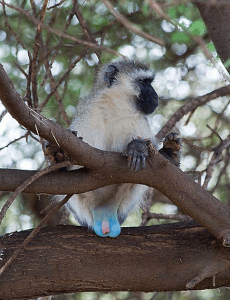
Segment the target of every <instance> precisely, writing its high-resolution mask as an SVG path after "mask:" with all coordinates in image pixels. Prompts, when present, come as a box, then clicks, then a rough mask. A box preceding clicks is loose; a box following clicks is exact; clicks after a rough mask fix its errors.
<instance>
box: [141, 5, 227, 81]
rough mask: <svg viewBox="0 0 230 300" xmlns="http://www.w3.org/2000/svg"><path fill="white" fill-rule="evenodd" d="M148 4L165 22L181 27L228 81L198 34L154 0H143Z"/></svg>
mask: <svg viewBox="0 0 230 300" xmlns="http://www.w3.org/2000/svg"><path fill="white" fill-rule="evenodd" d="M145 2H147V3H148V4H149V6H150V7H151V8H152V10H154V11H155V12H156V13H157V14H158V15H159V16H161V17H162V18H163V19H165V20H166V21H167V22H169V23H171V24H172V25H173V26H175V27H176V28H178V29H179V30H181V29H183V31H184V32H185V33H186V34H187V35H188V36H189V37H190V38H191V39H193V40H194V41H195V42H196V43H197V44H198V45H199V46H200V48H201V50H202V51H203V53H204V55H205V56H206V57H207V58H208V59H209V60H210V61H211V62H212V64H213V65H214V66H215V68H216V69H217V70H218V71H219V73H220V74H221V75H222V76H223V78H224V79H225V80H226V81H227V82H230V78H229V76H227V75H226V73H225V71H224V70H223V68H221V67H220V66H219V65H217V63H216V61H215V59H214V58H213V55H212V54H211V52H210V51H209V50H208V48H207V47H206V43H205V41H204V40H203V39H202V38H201V37H200V36H195V35H193V34H192V33H191V32H189V30H188V29H187V28H186V27H185V26H184V25H183V24H181V23H179V22H178V21H177V20H175V19H174V20H172V19H171V18H170V16H169V15H168V14H166V13H165V12H164V10H163V9H162V7H161V5H160V4H159V3H156V1H154V0H145Z"/></svg>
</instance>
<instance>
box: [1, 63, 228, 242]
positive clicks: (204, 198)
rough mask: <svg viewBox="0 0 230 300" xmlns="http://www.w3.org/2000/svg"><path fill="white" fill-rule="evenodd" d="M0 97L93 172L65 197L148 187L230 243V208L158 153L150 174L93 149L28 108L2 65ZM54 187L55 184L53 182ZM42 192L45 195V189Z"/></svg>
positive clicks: (29, 126) (118, 156)
mask: <svg viewBox="0 0 230 300" xmlns="http://www.w3.org/2000/svg"><path fill="white" fill-rule="evenodd" d="M0 98H1V99H2V102H3V104H4V105H5V106H6V108H7V109H8V111H9V113H10V114H11V115H12V116H13V117H14V118H15V119H16V120H17V121H18V122H19V123H20V124H21V125H23V126H25V127H26V128H27V129H28V130H31V131H33V132H34V133H37V134H39V135H40V136H41V137H43V138H45V139H47V140H49V141H50V142H52V143H54V144H57V145H58V146H59V147H61V148H62V149H63V150H64V151H66V152H67V153H68V154H69V155H70V156H71V157H72V158H73V159H74V160H75V161H76V162H77V164H79V165H83V166H85V167H87V168H89V169H91V172H90V171H87V170H86V171H85V170H83V171H79V172H81V177H80V178H79V177H78V176H76V177H75V176H74V180H75V182H77V181H78V180H79V181H78V182H79V185H78V186H77V187H76V185H75V184H73V186H75V187H76V190H74V191H73V192H72V191H71V192H70V189H71V185H70V182H69V181H68V183H67V185H66V189H65V191H64V193H67V191H68V193H70V194H73V193H82V192H86V191H89V190H92V189H96V188H99V187H102V186H105V185H109V184H113V183H121V182H131V183H141V184H145V185H148V186H150V187H154V188H156V189H158V190H159V191H160V192H162V193H163V194H164V195H165V196H166V197H168V198H169V199H170V200H171V201H172V202H173V203H174V204H175V205H177V206H178V207H179V208H180V209H181V210H182V211H183V212H184V213H185V214H188V215H189V216H190V217H192V218H194V219H195V220H196V221H197V222H198V223H199V224H200V225H202V226H204V227H205V228H206V229H208V230H209V231H210V232H211V233H212V234H213V235H215V236H216V237H217V238H218V239H220V240H222V242H223V244H224V245H225V246H229V245H230V208H229V207H228V206H226V205H224V204H223V203H221V202H220V201H219V200H218V199H216V198H215V197H213V196H212V195H211V194H210V193H209V192H207V191H205V190H204V189H202V188H201V187H200V186H199V185H197V184H196V183H195V182H194V181H193V180H192V179H191V178H189V177H188V176H186V175H185V174H184V173H183V172H182V171H181V170H180V169H178V168H177V167H175V166H174V165H172V164H170V163H169V162H168V161H167V160H166V159H165V158H164V157H163V156H162V155H160V154H158V152H154V151H153V153H152V157H150V158H149V159H148V164H147V166H146V168H145V170H142V171H141V172H132V171H131V170H129V169H128V167H127V161H126V157H125V156H124V155H123V154H121V153H115V152H106V151H101V150H98V149H96V148H93V147H91V146H89V145H87V144H86V143H84V142H83V141H81V140H80V139H78V138H76V136H75V135H74V134H72V133H71V132H70V131H68V130H66V129H64V128H62V127H61V126H59V125H57V124H55V123H53V122H51V121H50V120H47V119H46V118H44V117H43V116H41V115H39V114H38V113H35V112H34V111H33V110H31V109H29V108H28V107H27V106H26V105H25V103H24V102H23V100H22V98H21V97H20V95H19V94H18V93H17V92H16V90H15V88H14V86H13V84H12V82H11V81H10V79H9V78H8V76H7V74H6V73H5V71H4V69H3V68H2V66H0ZM92 157H93V159H92ZM92 170H93V171H92ZM59 177H61V176H59ZM77 178H78V179H77ZM41 179H42V178H41ZM8 180H10V181H12V178H9V177H8ZM39 180H40V179H39ZM46 184H47V183H46ZM61 185H63V183H62V184H61ZM49 186H51V182H50V181H49ZM59 186H60V184H58V185H56V194H59V190H58V189H59ZM38 192H39V191H38ZM40 192H45V191H44V190H43V189H42V188H41V190H40Z"/></svg>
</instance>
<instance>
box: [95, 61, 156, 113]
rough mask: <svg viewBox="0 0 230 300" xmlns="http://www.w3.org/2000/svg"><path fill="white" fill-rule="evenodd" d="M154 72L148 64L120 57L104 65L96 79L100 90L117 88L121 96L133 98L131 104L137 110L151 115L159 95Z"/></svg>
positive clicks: (109, 90)
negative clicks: (154, 81) (154, 85)
mask: <svg viewBox="0 0 230 300" xmlns="http://www.w3.org/2000/svg"><path fill="white" fill-rule="evenodd" d="M153 80H154V73H153V71H151V70H150V69H149V66H148V64H146V63H143V62H140V61H136V60H125V59H120V60H117V61H115V62H112V63H109V64H107V65H105V66H103V67H102V69H101V70H100V71H99V73H98V76H97V79H96V84H95V86H96V88H97V89H98V90H104V91H105V90H106V89H108V93H110V92H112V91H111V90H112V89H116V91H117V92H118V93H120V97H121V98H122V99H124V95H125V96H127V97H126V99H132V102H131V105H132V106H133V107H134V109H135V110H137V111H139V112H141V113H143V114H145V115H149V114H152V113H153V112H154V110H155V109H156V108H157V106H158V95H157V93H156V92H155V90H154V89H153V87H152V85H151V83H152V81H153Z"/></svg>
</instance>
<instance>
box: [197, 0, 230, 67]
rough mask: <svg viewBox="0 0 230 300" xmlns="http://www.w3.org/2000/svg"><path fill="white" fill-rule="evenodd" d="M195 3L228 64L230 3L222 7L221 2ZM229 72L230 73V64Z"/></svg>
mask: <svg viewBox="0 0 230 300" xmlns="http://www.w3.org/2000/svg"><path fill="white" fill-rule="evenodd" d="M195 2H196V4H197V7H198V9H199V11H200V14H201V17H202V19H203V20H204V22H205V25H206V26H207V29H208V32H209V34H210V36H211V39H212V41H213V43H214V45H215V47H216V50H217V52H218V54H219V55H220V58H221V60H222V62H223V63H225V62H227V61H228V60H229V58H230V55H229V53H230V41H229V35H230V26H229V16H230V5H229V2H228V1H226V2H225V3H222V5H218V2H219V1H217V2H213V3H210V2H209V1H202V2H198V1H195ZM223 45H224V47H223ZM227 70H228V71H230V67H229V62H228V64H227Z"/></svg>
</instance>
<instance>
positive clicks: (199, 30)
mask: <svg viewBox="0 0 230 300" xmlns="http://www.w3.org/2000/svg"><path fill="white" fill-rule="evenodd" d="M206 31H207V30H206V27H205V25H204V22H203V21H202V20H200V19H199V20H195V21H194V22H193V23H192V24H191V25H190V26H189V32H191V34H193V35H197V36H203V35H204V34H205V33H206Z"/></svg>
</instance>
